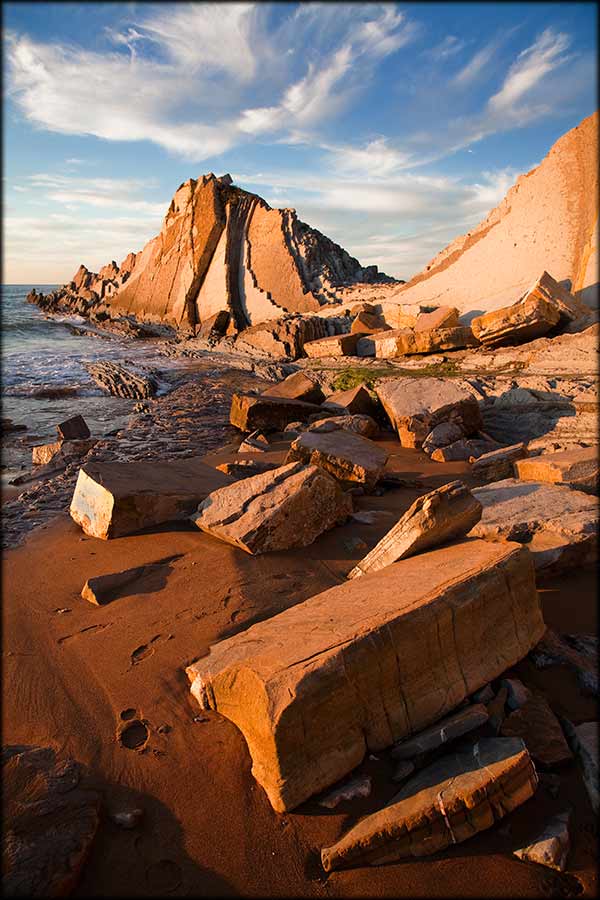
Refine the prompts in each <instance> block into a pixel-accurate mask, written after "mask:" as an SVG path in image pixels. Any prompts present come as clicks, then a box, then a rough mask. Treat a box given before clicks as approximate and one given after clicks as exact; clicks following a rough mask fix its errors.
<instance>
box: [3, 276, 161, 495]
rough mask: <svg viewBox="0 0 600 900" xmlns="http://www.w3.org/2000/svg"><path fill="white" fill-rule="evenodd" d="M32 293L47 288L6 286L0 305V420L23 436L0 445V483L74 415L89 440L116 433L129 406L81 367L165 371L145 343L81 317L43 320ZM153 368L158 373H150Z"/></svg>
mask: <svg viewBox="0 0 600 900" xmlns="http://www.w3.org/2000/svg"><path fill="white" fill-rule="evenodd" d="M33 287H35V289H36V290H37V291H38V292H41V293H44V294H45V293H48V292H49V291H51V290H53V289H54V288H55V287H58V285H54V284H41V285H40V284H35V285H33V284H5V285H3V286H2V301H1V302H2V306H1V310H0V311H1V319H0V321H1V337H2V356H1V376H2V377H1V388H2V393H1V397H2V417H3V418H8V419H11V420H12V422H13V423H14V424H16V425H24V426H26V429H27V430H26V431H22V432H14V433H11V434H10V435H7V436H5V437H4V439H3V442H2V482H3V483H6V482H7V481H8V480H9V479H10V478H11V477H14V475H15V473H17V474H18V473H19V472H21V471H22V470H23V469H24V468H26V469H29V468H30V466H31V446H32V445H33V444H41V443H46V442H50V441H53V440H56V425H57V424H58V423H59V422H62V421H64V420H65V419H67V418H69V417H70V416H74V415H77V414H78V413H80V414H81V415H83V417H84V419H85V420H86V422H87V423H88V426H89V428H90V431H91V433H92V436H93V437H102V436H105V435H107V434H109V433H110V432H113V431H116V430H117V429H119V428H122V427H123V426H124V425H125V424H126V422H127V419H128V417H129V414H130V413H131V411H132V408H133V405H134V403H135V401H133V400H127V399H123V398H120V397H110V396H108V395H107V394H105V393H104V392H103V391H102V390H101V389H100V388H99V387H98V386H97V385H96V384H95V383H94V381H93V380H92V379H91V377H90V376H89V374H88V373H87V371H86V369H85V363H90V362H101V361H105V360H112V361H114V362H124V361H131V362H134V363H138V364H140V363H141V364H143V365H148V366H155V367H158V366H159V367H160V368H161V369H166V368H170V367H171V366H172V365H176V363H174V362H173V361H171V360H170V359H168V358H167V357H164V356H163V357H160V363H159V357H158V354H157V351H156V348H155V346H154V345H153V342H152V341H143V340H139V339H127V338H123V337H121V336H116V335H111V334H109V333H107V332H105V331H100V330H98V331H97V333H94V334H93V335H92V336H89V335H86V334H81V333H78V331H77V326H79V327H82V326H83V327H85V328H86V329H87V330H91V331H95V329H93V327H92V326H91V325H90V323H89V322H88V321H87V320H86V319H84V318H83V317H82V316H56V315H49V314H46V313H44V312H42V310H40V309H39V308H38V307H37V306H34V305H33V304H31V303H27V302H26V299H25V298H26V297H27V294H28V293H29V292H30V291H31V289H32V288H33ZM157 364H158V366H157Z"/></svg>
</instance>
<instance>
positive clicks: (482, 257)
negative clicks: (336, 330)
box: [349, 112, 598, 327]
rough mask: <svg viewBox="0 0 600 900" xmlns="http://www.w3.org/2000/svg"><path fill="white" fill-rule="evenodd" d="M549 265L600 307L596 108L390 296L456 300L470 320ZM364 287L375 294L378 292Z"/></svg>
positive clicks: (444, 302)
mask: <svg viewBox="0 0 600 900" xmlns="http://www.w3.org/2000/svg"><path fill="white" fill-rule="evenodd" d="M544 271H547V272H549V273H550V274H551V275H552V277H553V278H555V279H556V281H558V282H559V283H561V284H562V285H563V286H568V288H569V289H570V290H571V292H572V293H573V294H574V295H575V297H576V299H579V300H582V301H583V302H584V303H586V304H587V305H588V306H589V307H591V308H592V309H597V307H598V113H597V112H595V113H594V114H593V115H591V116H588V117H587V118H586V119H584V120H583V121H582V122H581V123H580V124H579V125H577V127H575V128H573V129H571V131H568V132H567V133H566V134H564V135H563V136H562V137H561V138H559V140H558V141H556V143H555V144H554V146H553V147H552V148H551V149H550V152H549V153H548V155H547V156H546V157H545V158H544V159H543V160H542V162H541V163H540V165H539V166H537V167H536V168H535V169H532V170H531V171H530V172H528V173H527V174H525V175H521V176H520V177H519V178H518V179H517V182H516V184H515V185H513V187H512V188H511V189H510V190H509V191H508V193H507V195H506V197H505V198H504V199H503V200H502V202H501V203H500V204H499V205H498V206H497V207H496V208H495V209H493V210H492V211H491V212H490V213H489V215H488V216H486V218H485V219H484V220H483V221H482V222H480V223H479V225H476V226H475V228H473V229H472V230H471V231H469V232H467V234H464V235H461V236H460V237H457V238H456V239H455V240H454V241H452V243H450V244H449V245H448V246H447V247H445V248H444V249H443V250H441V251H440V253H438V254H437V256H435V257H434V258H433V259H432V260H431V261H430V263H429V264H428V265H427V266H426V267H425V268H424V269H423V270H422V271H421V272H419V273H418V274H417V275H415V276H414V277H413V278H412V279H411V280H410V281H409V282H407V283H406V284H405V285H402V286H400V287H399V288H394V289H392V290H391V291H388V292H387V299H388V300H393V301H395V302H396V303H398V304H402V305H403V306H404V305H406V306H408V305H411V304H412V305H414V304H418V303H423V304H428V305H430V306H432V307H439V306H449V307H456V308H457V309H458V310H459V311H460V313H461V315H462V318H463V321H470V320H471V319H472V318H474V317H475V316H478V315H480V314H481V313H485V312H490V311H491V310H495V309H499V308H500V307H503V306H509V305H510V304H512V303H515V302H516V301H517V300H519V298H520V297H522V296H523V294H524V293H525V292H526V291H527V290H528V289H529V288H530V286H531V285H532V284H533V283H534V282H536V281H537V279H538V278H539V277H540V275H541V273H542V272H544ZM567 282H568V285H567V284H566V283H567ZM364 293H365V299H367V300H370V299H371V297H370V296H369V294H374V293H375V292H374V291H373V290H371V291H365V292H364ZM349 294H350V295H351V294H352V292H351V291H350V292H349ZM395 327H401V326H395Z"/></svg>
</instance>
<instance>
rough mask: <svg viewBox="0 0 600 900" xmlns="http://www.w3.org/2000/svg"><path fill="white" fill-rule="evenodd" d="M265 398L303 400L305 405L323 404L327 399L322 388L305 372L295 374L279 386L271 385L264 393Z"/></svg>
mask: <svg viewBox="0 0 600 900" xmlns="http://www.w3.org/2000/svg"><path fill="white" fill-rule="evenodd" d="M263 396H265V397H283V398H285V399H286V400H303V401H304V402H305V403H322V402H323V400H324V399H325V395H324V394H323V391H322V390H321V386H320V385H319V384H317V382H315V381H312V380H311V379H310V378H309V377H308V376H307V375H305V374H304V372H293V373H292V374H291V375H288V377H287V378H285V379H284V380H283V381H280V382H279V384H273V385H270V386H269V387H268V388H267V389H266V390H265V391H263Z"/></svg>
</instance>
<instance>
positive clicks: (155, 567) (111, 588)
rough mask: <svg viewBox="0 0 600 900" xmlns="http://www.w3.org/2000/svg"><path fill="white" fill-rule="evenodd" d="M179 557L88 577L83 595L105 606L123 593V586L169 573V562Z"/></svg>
mask: <svg viewBox="0 0 600 900" xmlns="http://www.w3.org/2000/svg"><path fill="white" fill-rule="evenodd" d="M177 558H178V557H169V558H167V559H162V560H158V561H157V562H154V563H147V564H146V565H144V566H135V567H134V568H132V569H124V570H123V571H122V572H111V573H110V574H107V575H97V576H96V577H95V578H88V580H87V581H86V583H85V584H84V586H83V589H82V591H81V596H82V598H83V599H84V600H87V601H88V602H89V603H93V604H94V605H95V606H103V605H104V604H105V603H110V602H111V601H112V600H114V599H116V597H117V596H120V595H121V594H122V593H123V588H126V587H128V586H129V585H131V584H133V583H134V582H138V581H140V580H141V579H143V578H146V577H147V576H152V575H157V574H158V575H160V574H163V573H164V574H165V575H166V574H168V571H169V563H171V562H173V560H174V559H177Z"/></svg>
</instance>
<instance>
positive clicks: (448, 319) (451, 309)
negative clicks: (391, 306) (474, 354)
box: [414, 306, 459, 331]
mask: <svg viewBox="0 0 600 900" xmlns="http://www.w3.org/2000/svg"><path fill="white" fill-rule="evenodd" d="M458 325H459V321H458V310H457V308H456V307H455V306H439V307H438V308H437V309H435V310H434V311H433V312H430V313H419V315H418V316H417V320H416V322H415V325H414V328H415V331H431V330H432V329H434V328H435V329H437V328H457V327H458Z"/></svg>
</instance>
